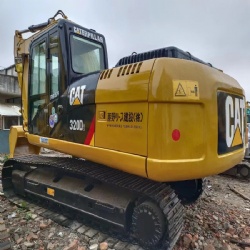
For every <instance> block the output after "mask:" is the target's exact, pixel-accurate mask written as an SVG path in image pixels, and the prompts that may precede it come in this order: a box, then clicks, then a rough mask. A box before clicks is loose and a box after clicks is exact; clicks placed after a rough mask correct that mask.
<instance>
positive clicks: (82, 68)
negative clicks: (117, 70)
mask: <svg viewBox="0 0 250 250" xmlns="http://www.w3.org/2000/svg"><path fill="white" fill-rule="evenodd" d="M71 57H72V58H71V61H72V68H73V71H74V72H76V73H80V74H89V73H91V72H95V71H100V70H103V69H104V55H103V48H102V45H100V44H98V43H95V42H92V41H89V40H87V39H84V38H82V37H79V36H76V35H72V36H71Z"/></svg>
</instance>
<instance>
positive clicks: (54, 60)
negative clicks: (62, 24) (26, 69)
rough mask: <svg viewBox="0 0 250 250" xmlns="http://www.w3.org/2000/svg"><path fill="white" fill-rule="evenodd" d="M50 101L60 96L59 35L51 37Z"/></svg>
mask: <svg viewBox="0 0 250 250" xmlns="http://www.w3.org/2000/svg"><path fill="white" fill-rule="evenodd" d="M49 48H50V100H52V99H54V98H56V97H57V96H59V60H58V34H57V33H54V34H52V35H50V39H49Z"/></svg>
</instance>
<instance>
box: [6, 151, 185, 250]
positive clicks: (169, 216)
mask: <svg viewBox="0 0 250 250" xmlns="http://www.w3.org/2000/svg"><path fill="white" fill-rule="evenodd" d="M19 164H21V165H27V166H34V167H51V168H55V169H60V171H64V172H65V173H69V172H70V173H74V174H78V175H83V176H87V177H91V178H93V179H96V180H99V181H101V182H103V183H108V184H111V185H114V186H117V187H119V188H123V189H126V190H129V191H131V192H134V193H136V194H137V195H138V197H140V198H139V200H138V204H137V206H138V207H139V209H140V205H141V204H143V202H147V201H152V202H153V203H155V204H157V205H158V207H159V208H160V209H161V211H160V213H162V215H163V217H164V219H165V222H167V223H165V230H164V232H163V236H162V239H161V241H160V244H159V245H157V246H155V247H154V248H153V247H152V246H151V243H150V242H149V244H147V243H145V242H144V241H143V240H144V239H138V241H139V242H144V245H143V247H144V248H145V249H150V250H152V249H157V250H160V249H162V250H163V249H164V250H166V249H172V248H173V247H174V245H175V243H176V241H177V240H178V238H179V236H180V233H181V229H182V226H183V222H184V207H183V205H182V204H181V201H180V200H179V199H178V197H177V195H176V194H175V192H174V191H173V189H172V188H171V187H170V185H167V184H166V183H158V182H154V181H151V180H149V179H146V178H142V177H138V176H135V175H131V174H128V173H125V172H122V171H119V170H116V169H112V168H108V167H105V166H103V165H100V164H97V163H93V162H89V161H85V160H82V159H75V158H64V157H43V156H39V155H25V156H22V157H17V158H14V159H10V160H8V161H7V162H5V164H4V167H3V176H2V177H3V182H4V178H5V173H4V171H6V172H8V170H7V169H8V167H9V166H13V165H19ZM3 186H4V185H3ZM4 191H5V190H4ZM144 205H145V204H144ZM148 205H149V204H147V203H146V206H148ZM150 209H154V208H152V207H151V208H150ZM156 213H157V214H158V213H159V211H157V212H156ZM135 214H136V212H135ZM135 214H134V215H133V217H135V216H136V215H135ZM132 220H133V218H132ZM160 228H161V226H160ZM132 231H133V222H132ZM136 234H137V232H136V233H135V235H133V232H132V233H131V238H130V240H131V241H133V240H134V238H135V237H136Z"/></svg>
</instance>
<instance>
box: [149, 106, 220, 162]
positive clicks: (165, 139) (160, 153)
mask: <svg viewBox="0 0 250 250" xmlns="http://www.w3.org/2000/svg"><path fill="white" fill-rule="evenodd" d="M206 122H207V121H206V118H205V116H204V107H203V106H202V105H201V104H198V103H197V104H192V103H185V104H184V103H183V104H181V103H150V105H149V119H148V157H149V158H153V159H159V160H160V159H167V160H177V159H179V160H182V159H199V158H202V157H203V155H204V151H205V147H206V143H205V139H207V138H206V136H207V134H206V133H205V130H204V127H205V123H206ZM175 130H178V131H179V133H180V138H179V140H177V141H175V140H174V139H173V138H172V135H173V133H174V131H175ZM215 147H216V150H217V146H216V145H215Z"/></svg>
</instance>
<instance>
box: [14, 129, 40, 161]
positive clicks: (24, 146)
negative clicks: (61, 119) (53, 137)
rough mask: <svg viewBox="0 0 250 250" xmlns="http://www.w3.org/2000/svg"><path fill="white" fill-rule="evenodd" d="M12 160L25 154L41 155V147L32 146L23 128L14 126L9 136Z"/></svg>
mask: <svg viewBox="0 0 250 250" xmlns="http://www.w3.org/2000/svg"><path fill="white" fill-rule="evenodd" d="M9 147H10V155H9V156H10V158H13V157H14V156H18V155H25V154H39V153H40V147H37V146H35V145H32V144H30V143H29V142H28V140H27V138H26V133H25V132H24V131H23V127H22V126H12V127H11V128H10V135H9Z"/></svg>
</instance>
